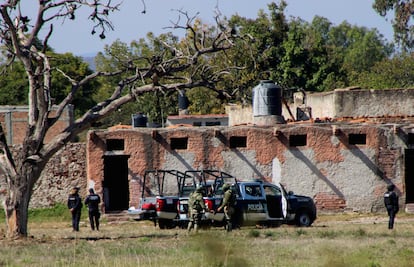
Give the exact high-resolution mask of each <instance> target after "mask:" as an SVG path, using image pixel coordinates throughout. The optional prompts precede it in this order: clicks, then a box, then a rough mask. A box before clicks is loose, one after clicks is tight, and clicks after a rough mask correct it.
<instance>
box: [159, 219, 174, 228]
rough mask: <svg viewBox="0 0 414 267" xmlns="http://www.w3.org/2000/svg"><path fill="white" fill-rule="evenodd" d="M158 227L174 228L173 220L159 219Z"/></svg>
mask: <svg viewBox="0 0 414 267" xmlns="http://www.w3.org/2000/svg"><path fill="white" fill-rule="evenodd" d="M158 226H159V227H160V229H171V228H174V227H175V223H174V221H173V220H168V219H159V220H158Z"/></svg>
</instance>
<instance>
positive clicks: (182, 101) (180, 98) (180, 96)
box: [178, 90, 190, 109]
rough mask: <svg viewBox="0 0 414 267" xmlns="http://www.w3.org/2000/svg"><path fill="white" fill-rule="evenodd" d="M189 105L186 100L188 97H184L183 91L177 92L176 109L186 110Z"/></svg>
mask: <svg viewBox="0 0 414 267" xmlns="http://www.w3.org/2000/svg"><path fill="white" fill-rule="evenodd" d="M189 105H190V101H189V100H188V97H187V96H186V95H185V92H184V91H183V90H181V91H179V92H178V108H179V109H187V108H188V106H189Z"/></svg>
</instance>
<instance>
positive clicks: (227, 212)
mask: <svg viewBox="0 0 414 267" xmlns="http://www.w3.org/2000/svg"><path fill="white" fill-rule="evenodd" d="M222 190H223V194H224V195H223V202H222V203H221V205H220V206H219V207H218V208H217V211H218V212H220V211H221V210H224V216H225V220H226V229H227V232H230V231H231V230H232V229H233V225H232V220H233V219H232V218H233V215H234V213H235V206H236V194H235V193H234V192H233V190H231V187H230V185H229V184H224V185H223V187H222Z"/></svg>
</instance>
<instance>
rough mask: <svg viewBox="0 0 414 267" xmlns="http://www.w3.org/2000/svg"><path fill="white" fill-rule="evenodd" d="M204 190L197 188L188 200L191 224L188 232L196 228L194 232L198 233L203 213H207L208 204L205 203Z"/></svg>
mask: <svg viewBox="0 0 414 267" xmlns="http://www.w3.org/2000/svg"><path fill="white" fill-rule="evenodd" d="M203 193H204V190H203V187H202V186H197V188H196V190H195V191H194V192H192V193H191V194H190V197H189V199H188V216H189V220H190V221H189V223H188V227H187V230H188V232H190V231H191V229H192V228H193V227H194V231H195V232H197V231H198V227H199V226H200V223H201V218H202V216H203V212H205V211H206V204H205V203H204V199H203V196H204V194H203Z"/></svg>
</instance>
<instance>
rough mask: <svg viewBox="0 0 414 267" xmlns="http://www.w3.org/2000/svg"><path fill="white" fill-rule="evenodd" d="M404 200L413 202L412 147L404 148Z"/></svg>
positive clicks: (413, 169) (413, 168) (413, 154)
mask: <svg viewBox="0 0 414 267" xmlns="http://www.w3.org/2000/svg"><path fill="white" fill-rule="evenodd" d="M404 165H405V177H404V180H405V192H406V195H405V202H406V203H414V149H406V150H405V159H404Z"/></svg>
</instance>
